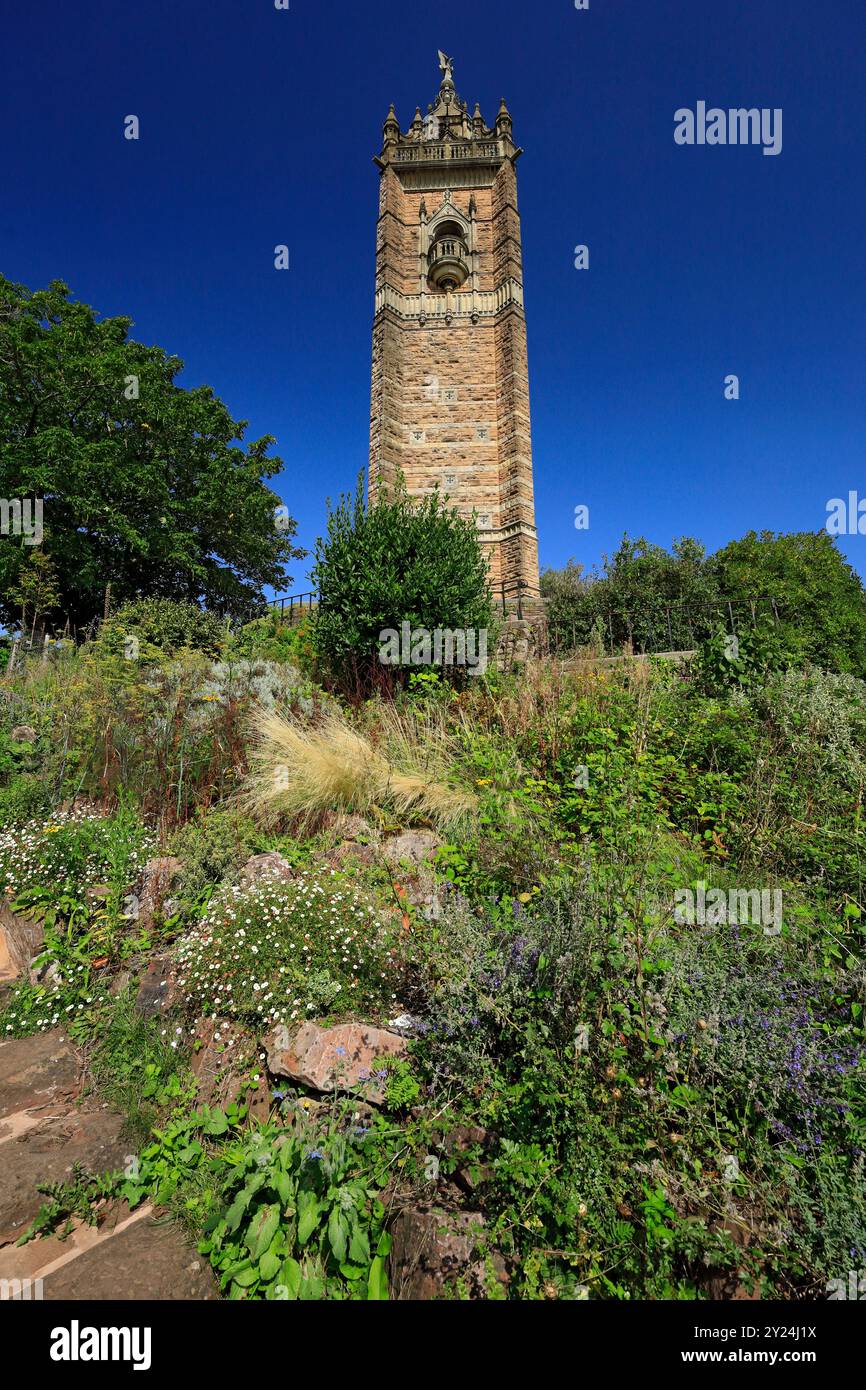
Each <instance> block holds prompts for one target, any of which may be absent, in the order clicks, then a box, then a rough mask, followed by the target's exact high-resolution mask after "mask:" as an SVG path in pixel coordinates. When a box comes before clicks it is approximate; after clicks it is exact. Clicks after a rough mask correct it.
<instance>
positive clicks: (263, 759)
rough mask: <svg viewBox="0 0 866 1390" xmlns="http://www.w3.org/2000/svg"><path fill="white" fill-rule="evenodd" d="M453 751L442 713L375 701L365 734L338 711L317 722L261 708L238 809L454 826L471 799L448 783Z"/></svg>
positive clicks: (466, 814) (266, 817)
mask: <svg viewBox="0 0 866 1390" xmlns="http://www.w3.org/2000/svg"><path fill="white" fill-rule="evenodd" d="M455 756H456V748H455V744H454V740H453V738H452V737H451V736H450V735H449V734H448V732H447V730H446V728H445V725H444V722H443V721H442V720H441V718H437V717H436V716H430V715H415V714H400V713H398V712H397V711H396V710H395V709H393V707H391V706H387V705H384V706H380V707H379V709H378V710H377V713H376V719H375V723H373V724H371V728H370V731H369V733H366V732H362V731H359V730H358V729H357V728H355V727H353V725H352V724H351V723H350V722H349V721H348V719H347V718H346V717H345V716H344V715H343V714H342V713H341V712H340V711H339V710H336V709H331V710H329V711H328V712H327V713H326V714H325V715H324V716H323V717H322V718H321V719H320V720H319V721H318V722H317V723H315V724H309V723H306V722H305V721H304V720H303V719H302V718H299V717H295V716H292V715H282V714H277V713H275V712H273V711H267V710H262V711H261V712H260V713H259V714H258V715H257V716H256V718H255V724H254V730H253V746H252V758H251V763H252V768H251V772H250V775H249V777H248V779H247V783H246V786H245V787H244V790H243V791H242V793H241V801H242V803H243V805H244V809H245V810H246V811H248V812H249V813H250V814H251V815H253V816H255V817H256V818H257V819H259V820H262V821H264V822H265V823H268V822H273V821H275V820H277V819H278V818H279V817H280V816H294V817H299V818H300V819H301V820H302V821H310V820H312V819H313V818H314V817H316V816H318V815H320V814H321V813H322V812H324V811H355V812H358V813H360V814H362V815H363V814H364V813H365V812H367V811H370V810H372V809H373V808H374V807H379V808H382V809H387V810H389V811H391V812H393V813H395V814H397V815H401V816H405V815H409V814H411V815H415V816H419V817H423V818H424V819H428V820H431V821H433V822H434V823H435V824H436V825H438V826H439V827H441V828H446V827H447V828H450V829H454V828H456V827H457V826H459V825H460V824H461V823H465V822H466V821H467V820H468V819H470V818H471V816H472V814H473V812H474V810H475V807H476V800H475V797H474V796H473V794H472V793H471V792H469V791H467V790H465V789H464V788H462V787H459V786H457V785H455V783H454V781H453V769H454V764H455Z"/></svg>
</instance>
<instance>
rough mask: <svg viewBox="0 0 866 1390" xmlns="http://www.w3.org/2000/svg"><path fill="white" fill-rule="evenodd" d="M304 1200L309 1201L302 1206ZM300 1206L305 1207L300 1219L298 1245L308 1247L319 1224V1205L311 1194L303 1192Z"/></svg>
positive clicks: (299, 1200)
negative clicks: (307, 1244)
mask: <svg viewBox="0 0 866 1390" xmlns="http://www.w3.org/2000/svg"><path fill="white" fill-rule="evenodd" d="M303 1198H306V1199H307V1200H306V1202H305V1203H303V1204H302V1199H303ZM298 1205H299V1207H300V1206H302V1205H303V1209H302V1210H301V1214H300V1216H299V1218H298V1244H299V1245H306V1243H307V1241H308V1240H309V1239H310V1236H311V1235H312V1234H313V1232H314V1230H315V1229H316V1227H317V1226H318V1224H319V1204H318V1202H317V1201H316V1199H315V1197H314V1196H313V1194H312V1193H311V1192H303V1193H301V1196H300V1198H299V1199H298Z"/></svg>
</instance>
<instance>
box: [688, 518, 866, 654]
mask: <svg viewBox="0 0 866 1390" xmlns="http://www.w3.org/2000/svg"><path fill="white" fill-rule="evenodd" d="M710 567H711V570H712V573H713V575H714V576H715V578H716V582H717V583H718V586H719V589H720V591H721V592H722V593H723V594H724V595H725V597H726V598H730V599H733V600H735V601H736V600H739V601H740V602H741V604H743V605H745V604H747V603H750V602H751V601H752V600H753V599H754V597H755V596H756V595H763V596H767V597H772V598H774V599H775V601H776V605H777V609H778V611H779V614H780V618H781V622H780V626H781V638H782V643H783V646H784V647H785V649H786V650H789V651H792V652H793V653H795V654H796V658H795V662H794V664H796V665H803V663H804V662H806V661H809V662H812V663H813V665H815V666H822V667H824V668H825V669H826V670H828V671H852V672H853V673H854V674H855V675H859V676H866V590H864V588H863V584H862V583H861V581H860V579H859V577H858V576H857V575H856V574H855V573H854V570H853V569H852V568H851V566H850V565H849V564H848V562H847V560H846V559H845V557H844V556H843V555H842V553H841V551H840V550H839V548H838V546H837V545H836V543H835V541H834V540H833V539H832V537H831V536H829V535H828V534H827V532H826V531H817V532H810V531H805V532H797V533H794V534H790V535H774V534H773V532H771V531H763V532H761V534H760V535H757V534H756V533H755V532H754V531H750V532H749V534H748V535H746V536H744V537H743V539H742V540H739V541H731V542H730V544H729V545H726V546H725V547H724V549H722V550H719V551H717V552H716V554H715V555H714V556H713V557H712V560H711V561H710Z"/></svg>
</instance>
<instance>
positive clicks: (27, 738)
mask: <svg viewBox="0 0 866 1390" xmlns="http://www.w3.org/2000/svg"><path fill="white" fill-rule="evenodd" d="M37 737H38V735H37V733H36V730H35V729H34V727H33V725H32V724H16V725H15V728H14V729H13V730H12V742H13V743H35V742H36V739H37Z"/></svg>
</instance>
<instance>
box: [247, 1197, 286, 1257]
mask: <svg viewBox="0 0 866 1390" xmlns="http://www.w3.org/2000/svg"><path fill="white" fill-rule="evenodd" d="M279 1224H280V1209H279V1207H278V1206H277V1205H276V1204H274V1205H272V1206H267V1207H260V1208H259V1210H258V1211H257V1212H256V1214H255V1216H254V1217H253V1219H252V1221H251V1222H250V1226H249V1230H248V1231H247V1234H246V1241H245V1243H246V1246H247V1249H248V1250H249V1252H250V1254H251V1256H252V1258H253V1259H254V1260H260V1259H261V1257H262V1255H263V1254H264V1253H265V1251H266V1250H267V1248H268V1246H269V1245H270V1243H271V1241H272V1240H273V1238H274V1236H275V1235H276V1232H277V1227H278V1226H279Z"/></svg>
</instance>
